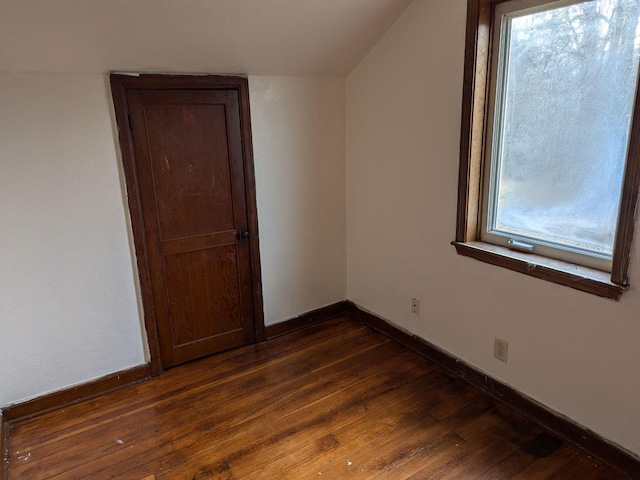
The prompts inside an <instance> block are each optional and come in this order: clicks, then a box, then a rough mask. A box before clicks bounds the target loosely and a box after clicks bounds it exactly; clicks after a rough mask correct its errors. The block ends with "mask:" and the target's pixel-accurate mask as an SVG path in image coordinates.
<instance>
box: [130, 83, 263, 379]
mask: <svg viewBox="0 0 640 480" xmlns="http://www.w3.org/2000/svg"><path fill="white" fill-rule="evenodd" d="M127 102H128V106H129V112H130V115H131V128H132V135H133V144H134V153H135V158H136V167H137V175H138V181H139V186H140V193H141V201H142V211H143V215H144V227H145V235H146V241H147V248H148V252H149V263H150V268H151V287H152V293H153V303H154V307H155V313H156V321H157V326H158V333H159V340H160V352H161V357H162V363H163V365H164V366H165V367H168V366H172V365H176V364H178V363H182V362H185V361H188V360H192V359H194V358H198V357H201V356H204V355H208V354H211V353H215V352H218V351H221V350H225V349H228V348H232V347H236V346H239V345H243V344H245V343H250V342H253V341H255V325H254V315H253V304H252V291H251V289H252V278H251V266H250V254H249V244H248V241H247V240H246V239H244V238H243V237H242V236H241V235H240V232H241V231H244V230H246V227H247V200H246V191H245V190H246V189H245V183H244V167H243V156H242V138H241V130H240V117H239V106H238V95H237V92H236V91H234V90H130V91H128V92H127Z"/></svg>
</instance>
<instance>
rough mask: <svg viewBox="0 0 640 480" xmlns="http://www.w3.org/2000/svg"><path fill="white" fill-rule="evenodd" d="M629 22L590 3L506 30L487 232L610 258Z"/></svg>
mask: <svg viewBox="0 0 640 480" xmlns="http://www.w3.org/2000/svg"><path fill="white" fill-rule="evenodd" d="M639 18H640V1H639V0H595V1H587V2H584V3H579V4H575V5H569V6H563V7H560V8H554V9H552V10H547V11H542V12H537V13H532V14H527V15H521V16H518V17H515V18H511V19H510V20H509V22H508V27H507V29H506V31H505V34H506V35H507V36H506V41H505V43H504V44H503V45H504V46H505V47H506V49H505V52H506V53H505V55H506V56H505V57H503V62H504V64H503V65H504V73H503V82H504V83H503V91H502V94H501V93H500V92H498V93H497V95H496V98H497V99H498V105H499V107H498V108H497V110H496V127H495V132H497V135H496V136H494V155H497V158H496V159H494V162H496V163H494V168H495V169H496V170H495V174H496V175H495V177H494V181H493V183H492V187H491V198H492V201H491V203H490V207H489V225H488V227H489V231H491V230H493V231H494V232H495V233H500V232H501V233H502V234H506V235H520V236H525V237H529V238H533V239H537V240H541V241H543V242H552V243H557V244H560V245H562V246H565V247H569V248H574V249H575V248H577V249H586V250H590V251H592V252H595V253H597V254H601V255H604V256H610V255H611V254H612V252H613V243H614V236H615V228H616V221H617V216H618V207H619V201H620V191H621V185H622V178H623V173H624V163H625V157H626V150H627V144H628V136H629V127H630V119H631V114H632V106H633V101H634V93H635V85H636V77H637V73H638V56H639V52H640V35H639V28H640V27H639V23H640V22H639ZM500 105H501V107H500ZM496 147H497V148H496Z"/></svg>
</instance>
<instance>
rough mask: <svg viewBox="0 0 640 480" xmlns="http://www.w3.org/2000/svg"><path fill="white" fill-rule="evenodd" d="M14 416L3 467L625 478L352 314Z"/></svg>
mask: <svg viewBox="0 0 640 480" xmlns="http://www.w3.org/2000/svg"><path fill="white" fill-rule="evenodd" d="M8 427H9V439H8V451H9V456H8V472H7V473H8V478H9V479H29V480H35V479H44V478H60V479H85V478H92V479H93V478H96V479H101V478H117V479H133V480H142V479H147V478H149V479H152V478H155V479H157V480H160V479H241V478H250V479H253V478H265V479H306V478H314V479H318V478H322V479H342V478H362V479H370V478H378V479H394V480H395V479H405V478H412V479H426V478H429V479H436V478H437V479H445V478H446V479H463V478H470V479H476V478H482V479H490V478H492V479H538V478H550V479H558V480H566V479H580V480H588V479H597V478H606V479H610V478H621V479H622V478H628V477H626V476H625V475H624V474H622V473H620V472H618V471H617V470H614V469H613V468H611V467H608V466H607V465H605V464H603V463H602V462H601V461H599V460H598V459H595V458H592V457H590V456H588V455H587V454H586V453H585V452H584V451H582V450H580V449H578V448H577V447H575V446H573V445H571V444H569V443H567V442H562V441H560V440H558V439H557V438H555V437H554V436H553V435H552V434H550V433H549V432H545V431H544V430H543V429H542V428H541V427H539V426H538V425H537V424H535V423H533V422H531V421H529V420H527V419H526V418H524V417H523V416H521V415H519V414H518V413H516V412H514V411H513V410H511V409H509V408H507V407H505V406H503V405H501V404H497V403H494V402H493V401H491V400H490V399H489V398H487V397H486V396H484V395H483V394H481V393H479V392H478V391H476V390H475V389H473V388H471V387H469V386H467V385H465V384H464V383H463V382H462V381H460V380H458V379H455V378H453V377H451V376H450V375H448V374H447V373H445V372H444V371H443V370H442V369H440V368H439V367H436V366H434V365H433V364H430V363H429V362H428V361H427V360H425V359H424V358H422V357H420V356H418V355H416V354H414V353H413V352H411V351H409V350H407V349H405V348H404V347H401V346H399V345H397V344H396V343H394V342H392V341H391V340H388V339H387V338H386V337H384V336H382V335H380V334H378V333H375V332H373V331H371V330H370V329H369V328H368V327H365V326H362V325H359V324H357V323H355V322H353V321H352V320H349V319H346V318H339V319H334V320H330V321H327V322H324V323H322V324H319V325H315V326H312V327H309V328H307V329H305V330H302V331H298V332H295V333H291V334H289V335H285V336H282V337H278V338H276V339H273V340H270V341H268V342H265V343H261V344H257V345H251V346H246V347H242V348H239V349H236V350H232V351H229V352H225V353H221V354H218V355H216V356H213V357H209V358H206V359H204V360H200V361H197V362H192V363H190V364H186V365H183V366H180V367H177V368H174V369H172V370H169V371H167V372H166V373H165V375H164V376H162V377H160V378H157V379H154V380H151V381H148V382H145V383H143V384H138V385H135V386H132V387H128V388H125V389H123V390H120V391H117V392H113V393H110V394H106V395H103V396H101V397H99V398H96V399H93V400H90V401H86V402H83V403H79V404H76V405H73V406H69V407H66V408H64V409H61V410H57V411H54V412H51V413H48V414H45V415H42V416H39V417H36V418H33V419H30V420H26V421H20V422H12V423H10V424H9V425H8Z"/></svg>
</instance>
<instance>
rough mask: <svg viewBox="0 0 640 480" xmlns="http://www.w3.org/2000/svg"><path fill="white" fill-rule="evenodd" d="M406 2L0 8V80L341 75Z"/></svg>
mask: <svg viewBox="0 0 640 480" xmlns="http://www.w3.org/2000/svg"><path fill="white" fill-rule="evenodd" d="M410 2H411V0H0V71H2V72H77V73H88V72H92V73H95V72H107V71H160V72H190V73H192V72H207V73H249V74H269V75H335V76H344V75H346V74H348V73H349V72H350V71H351V70H352V69H353V68H354V67H355V66H356V65H357V63H358V62H359V60H360V59H361V58H362V57H363V56H364V55H365V54H366V53H367V52H368V51H369V50H370V49H371V48H372V47H373V45H375V43H376V41H377V40H378V39H379V38H380V37H381V36H382V35H383V34H384V33H385V32H386V31H387V29H388V28H389V27H390V26H391V25H392V24H393V22H394V21H395V20H396V19H397V18H398V17H399V16H400V14H401V13H402V12H403V11H404V10H405V9H406V7H407V6H408V4H409V3H410Z"/></svg>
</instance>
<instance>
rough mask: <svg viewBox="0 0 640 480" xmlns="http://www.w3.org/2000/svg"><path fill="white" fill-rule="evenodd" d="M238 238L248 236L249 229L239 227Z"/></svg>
mask: <svg viewBox="0 0 640 480" xmlns="http://www.w3.org/2000/svg"><path fill="white" fill-rule="evenodd" d="M240 238H241V239H242V238H249V230H247V229H246V228H242V229H240Z"/></svg>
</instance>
